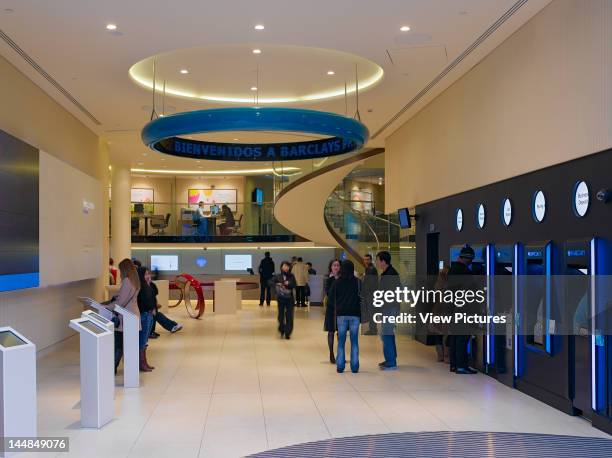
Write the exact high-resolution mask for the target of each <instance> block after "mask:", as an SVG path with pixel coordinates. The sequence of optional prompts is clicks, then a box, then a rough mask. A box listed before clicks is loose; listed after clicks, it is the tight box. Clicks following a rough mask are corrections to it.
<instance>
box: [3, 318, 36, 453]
mask: <svg viewBox="0 0 612 458" xmlns="http://www.w3.org/2000/svg"><path fill="white" fill-rule="evenodd" d="M36 417H37V411H36V346H35V345H34V344H33V343H32V342H30V341H29V340H28V339H26V338H25V337H24V336H23V335H21V334H20V333H18V332H17V331H16V330H15V329H13V328H9V327H2V328H0V440H4V438H7V437H31V438H36V431H37V428H36ZM2 449H3V447H2V448H0V456H3V455H2Z"/></svg>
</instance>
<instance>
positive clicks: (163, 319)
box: [151, 310, 178, 333]
mask: <svg viewBox="0 0 612 458" xmlns="http://www.w3.org/2000/svg"><path fill="white" fill-rule="evenodd" d="M154 316H155V320H154V321H153V328H152V329H151V333H153V332H155V328H156V326H157V323H159V324H160V325H161V327H162V328H164V329H165V330H166V331H168V332H172V328H173V327H174V326H176V325H177V324H178V323H177V322H176V321H174V320H171V319H170V318H168V317H167V316H166V315H164V314H163V313H162V312H160V311H159V310H158V311H157V312H156V313H155V315H154Z"/></svg>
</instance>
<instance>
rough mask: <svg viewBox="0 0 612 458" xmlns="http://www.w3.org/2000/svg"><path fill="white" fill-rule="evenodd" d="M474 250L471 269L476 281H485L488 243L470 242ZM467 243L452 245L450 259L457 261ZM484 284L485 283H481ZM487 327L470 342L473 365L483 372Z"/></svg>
mask: <svg viewBox="0 0 612 458" xmlns="http://www.w3.org/2000/svg"><path fill="white" fill-rule="evenodd" d="M468 245H470V246H471V247H472V249H473V250H474V255H475V257H474V259H473V261H472V265H471V270H472V273H473V274H474V275H475V279H476V282H477V283H478V282H479V281H482V282H485V281H486V278H487V277H486V275H487V254H488V245H484V244H473V245H472V244H468ZM464 246H465V245H452V246H451V247H450V261H451V262H455V261H456V260H457V258H458V257H459V253H460V252H461V248H463V247H464ZM479 286H484V285H479ZM486 342H487V335H486V327H485V326H484V325H482V326H481V329H479V332H478V335H477V336H476V337H475V339H472V340H471V341H470V344H469V348H468V354H469V355H470V359H471V361H472V366H473V367H474V369H478V370H479V371H481V372H486V370H487V366H486Z"/></svg>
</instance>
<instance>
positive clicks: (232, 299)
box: [215, 278, 242, 314]
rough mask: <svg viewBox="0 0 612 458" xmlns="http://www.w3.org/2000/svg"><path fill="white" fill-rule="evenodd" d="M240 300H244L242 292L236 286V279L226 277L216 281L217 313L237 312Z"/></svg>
mask: <svg viewBox="0 0 612 458" xmlns="http://www.w3.org/2000/svg"><path fill="white" fill-rule="evenodd" d="M239 302H240V303H241V302H242V294H240V292H239V291H238V290H237V288H236V280H233V279H227V278H225V279H221V280H218V281H216V282H215V313H218V314H233V313H236V310H237V309H239V308H240V307H239ZM240 305H241V304H240Z"/></svg>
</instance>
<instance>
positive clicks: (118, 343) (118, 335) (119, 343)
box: [115, 331, 123, 374]
mask: <svg viewBox="0 0 612 458" xmlns="http://www.w3.org/2000/svg"><path fill="white" fill-rule="evenodd" d="M121 358H123V332H119V331H115V374H116V373H117V368H118V367H119V363H120V362H121Z"/></svg>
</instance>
